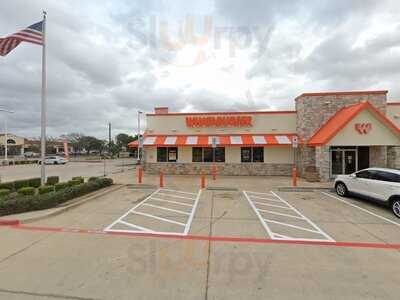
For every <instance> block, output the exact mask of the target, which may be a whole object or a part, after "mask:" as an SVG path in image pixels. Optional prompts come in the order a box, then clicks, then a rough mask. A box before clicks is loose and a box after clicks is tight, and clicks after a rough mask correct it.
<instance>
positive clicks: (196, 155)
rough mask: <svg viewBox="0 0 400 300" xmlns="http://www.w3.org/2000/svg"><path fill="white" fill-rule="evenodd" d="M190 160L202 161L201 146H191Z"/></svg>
mask: <svg viewBox="0 0 400 300" xmlns="http://www.w3.org/2000/svg"><path fill="white" fill-rule="evenodd" d="M192 157H193V159H192V161H193V162H202V161H203V148H200V147H193V148H192Z"/></svg>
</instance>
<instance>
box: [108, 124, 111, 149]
mask: <svg viewBox="0 0 400 300" xmlns="http://www.w3.org/2000/svg"><path fill="white" fill-rule="evenodd" d="M108 152H109V154H111V123H108Z"/></svg>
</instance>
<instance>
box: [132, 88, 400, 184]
mask: <svg viewBox="0 0 400 300" xmlns="http://www.w3.org/2000/svg"><path fill="white" fill-rule="evenodd" d="M387 93H388V92H387V91H357V92H327V93H305V94H302V95H300V96H298V97H297V98H296V99H295V103H296V110H293V111H256V112H213V113H171V112H169V111H168V108H166V107H162V108H156V109H155V111H154V113H151V114H147V128H146V130H145V136H144V168H145V170H146V171H147V172H150V173H157V172H159V171H160V170H161V169H162V170H163V171H164V172H165V173H170V174H199V173H200V171H201V170H202V169H203V170H205V171H206V172H209V171H210V168H211V167H212V165H215V166H216V167H217V169H218V173H219V174H223V175H290V174H291V169H292V167H293V165H294V164H296V166H297V168H298V170H299V174H300V175H301V176H304V177H306V178H307V179H309V180H313V181H315V180H321V181H326V180H329V179H331V178H333V177H334V176H335V175H338V174H349V173H352V172H355V171H357V170H360V169H363V168H366V167H372V166H377V167H391V168H400V129H399V127H400V103H396V102H392V103H390V102H389V103H388V102H387ZM293 139H295V140H298V147H297V148H294V147H293V145H292V142H293ZM130 147H133V148H134V147H137V142H133V143H131V144H130Z"/></svg>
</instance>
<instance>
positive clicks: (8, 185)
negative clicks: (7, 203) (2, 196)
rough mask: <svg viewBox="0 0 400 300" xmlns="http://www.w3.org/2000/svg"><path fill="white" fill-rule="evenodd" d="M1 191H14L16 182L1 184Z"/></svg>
mask: <svg viewBox="0 0 400 300" xmlns="http://www.w3.org/2000/svg"><path fill="white" fill-rule="evenodd" d="M0 189H6V190H10V191H14V190H15V186H14V182H3V183H0Z"/></svg>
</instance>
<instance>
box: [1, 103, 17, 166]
mask: <svg viewBox="0 0 400 300" xmlns="http://www.w3.org/2000/svg"><path fill="white" fill-rule="evenodd" d="M0 111H1V112H5V113H9V114H13V113H14V112H13V111H12V110H7V109H3V108H0ZM4 138H5V143H4V144H5V147H4V159H5V161H7V160H8V132H7V117H5V118H4Z"/></svg>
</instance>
